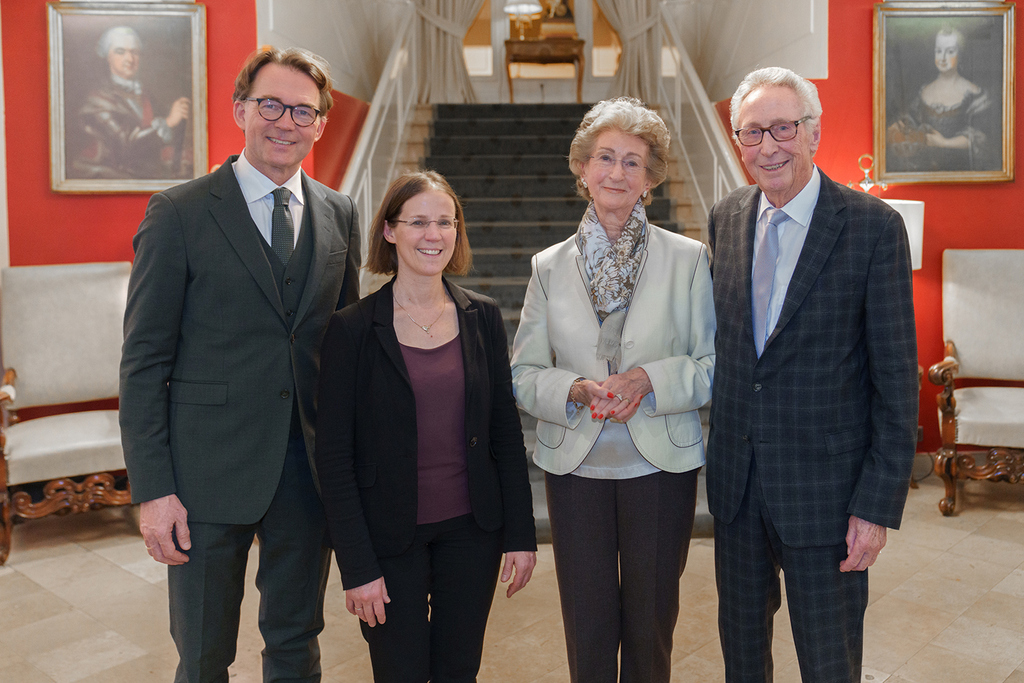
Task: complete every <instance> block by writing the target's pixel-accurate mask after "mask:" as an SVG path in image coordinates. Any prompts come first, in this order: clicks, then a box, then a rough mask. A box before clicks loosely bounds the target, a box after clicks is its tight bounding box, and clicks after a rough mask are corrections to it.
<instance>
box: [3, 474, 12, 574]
mask: <svg viewBox="0 0 1024 683" xmlns="http://www.w3.org/2000/svg"><path fill="white" fill-rule="evenodd" d="M10 554H11V499H10V497H9V496H8V494H7V487H6V486H5V487H4V489H3V490H2V491H0V567H2V566H3V565H4V563H5V562H7V556H8V555H10Z"/></svg>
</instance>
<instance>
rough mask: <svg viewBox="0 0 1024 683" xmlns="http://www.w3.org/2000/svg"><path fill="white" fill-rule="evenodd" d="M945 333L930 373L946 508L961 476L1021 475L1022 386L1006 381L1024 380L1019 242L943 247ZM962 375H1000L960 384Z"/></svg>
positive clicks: (952, 507) (1023, 256)
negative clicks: (935, 394) (940, 355)
mask: <svg viewBox="0 0 1024 683" xmlns="http://www.w3.org/2000/svg"><path fill="white" fill-rule="evenodd" d="M942 334H943V338H944V340H945V358H944V359H943V360H942V361H940V362H939V363H936V364H935V365H933V366H932V367H931V368H930V369H929V371H928V377H929V379H930V380H931V381H932V383H933V384H937V385H939V386H942V387H943V390H942V392H941V393H940V394H939V396H938V404H939V428H940V430H941V432H942V448H940V449H939V451H938V453H937V454H936V457H935V473H936V474H938V475H939V476H940V477H942V479H943V481H944V482H945V484H946V496H945V497H944V498H943V499H942V500H941V501H940V502H939V509H940V510H941V511H942V514H944V515H951V514H953V513H954V512H955V511H956V503H957V482H958V481H959V480H966V479H987V480H990V481H1007V482H1011V483H1021V482H1022V481H1024V450H1022V449H1024V387H1021V386H1019V385H1018V386H1007V384H1009V383H1013V382H1017V383H1019V382H1022V381H1024V250H1022V249H947V250H946V251H944V252H943V254H942ZM963 378H972V379H974V380H998V382H996V383H994V384H996V385H995V386H984V384H985V382H980V381H972V382H971V385H972V386H957V380H959V379H963ZM961 384H963V383H962V382H961ZM979 384H981V385H982V386H979ZM964 445H968V446H973V448H969V449H964V448H963V447H962V446H964Z"/></svg>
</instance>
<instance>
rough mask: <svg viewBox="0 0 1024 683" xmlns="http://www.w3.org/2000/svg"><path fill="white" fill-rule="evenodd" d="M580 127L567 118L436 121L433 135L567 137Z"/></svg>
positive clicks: (573, 120) (576, 120) (577, 122)
mask: <svg viewBox="0 0 1024 683" xmlns="http://www.w3.org/2000/svg"><path fill="white" fill-rule="evenodd" d="M579 125H580V120H579V119H567V118H502V119H499V118H491V119H437V120H436V121H434V127H433V133H434V135H455V136H457V135H530V136H533V135H568V136H569V137H570V138H571V137H572V136H573V134H574V133H575V132H576V128H577V127H578V126H579Z"/></svg>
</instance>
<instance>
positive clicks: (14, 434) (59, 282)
mask: <svg viewBox="0 0 1024 683" xmlns="http://www.w3.org/2000/svg"><path fill="white" fill-rule="evenodd" d="M130 270H131V264H129V263H86V264H74V265H55V266H22V267H13V268H4V269H3V271H2V272H0V297H2V298H0V354H2V356H0V357H2V360H3V366H4V380H3V386H2V387H0V409H2V413H3V422H2V425H0V451H2V454H3V457H2V458H0V483H2V484H3V488H2V489H0V564H3V563H4V562H6V560H7V556H8V553H9V552H10V545H11V524H12V521H13V520H14V519H15V518H18V517H21V518H24V519H36V518H39V517H44V516H46V515H49V514H54V513H56V514H67V513H70V512H85V511H86V510H90V509H94V508H99V507H104V506H108V505H126V504H128V503H130V502H131V496H130V494H129V492H128V484H127V478H126V477H125V475H124V472H123V470H124V468H125V465H124V455H123V453H122V451H121V431H120V428H119V427H118V421H117V410H85V411H81V412H71V413H64V414H58V415H50V416H47V417H37V418H35V419H28V420H25V421H19V420H18V416H17V414H16V411H17V410H18V409H21V408H33V407H37V406H51V405H58V404H69V403H70V404H73V403H81V402H85V401H95V400H99V399H111V398H116V397H117V391H118V372H119V367H118V366H119V365H120V359H121V343H122V325H123V320H124V309H125V300H126V298H127V292H128V274H129V271H130Z"/></svg>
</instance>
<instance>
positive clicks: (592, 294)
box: [512, 98, 715, 683]
mask: <svg viewBox="0 0 1024 683" xmlns="http://www.w3.org/2000/svg"><path fill="white" fill-rule="evenodd" d="M668 154H669V133H668V130H667V128H666V127H665V124H664V122H663V121H662V120H661V118H660V117H659V116H658V115H657V114H656V113H655V112H653V111H652V110H650V109H648V108H647V107H646V106H644V105H643V104H642V103H641V102H639V101H638V100H635V99H631V98H618V99H615V100H609V101H605V102H600V103H598V104H597V105H595V106H594V107H593V108H592V109H591V110H590V112H588V113H587V115H586V116H585V117H584V119H583V122H582V123H581V124H580V127H579V129H578V130H577V132H576V136H575V138H574V139H573V142H572V146H571V148H570V152H569V165H570V168H571V169H572V171H573V173H574V174H575V175H576V178H577V188H578V190H579V194H580V195H581V196H583V197H584V198H585V199H587V200H590V205H589V206H588V208H587V211H586V213H585V214H584V216H583V220H582V221H581V222H580V226H579V229H578V230H577V232H576V234H575V235H573V236H572V237H571V238H569V239H568V240H566V241H564V242H562V243H560V244H556V245H554V246H552V247H549V248H548V249H546V250H544V251H542V252H541V253H540V254H538V255H537V256H535V257H534V259H533V275H532V277H531V278H530V284H529V288H528V289H527V293H526V302H525V304H524V305H523V312H522V319H521V323H520V326H519V332H518V334H516V338H515V344H514V347H513V356H512V376H513V386H514V390H515V393H516V399H517V400H518V402H519V405H520V406H521V407H522V408H523V409H524V410H526V411H527V412H528V413H530V414H531V415H533V416H535V417H537V418H538V423H537V449H536V452H535V453H534V460H535V461H536V463H537V464H538V465H539V466H540V467H541V469H543V470H544V471H545V472H546V484H547V498H548V512H549V515H550V519H551V531H552V540H553V544H554V554H555V569H556V574H557V578H558V587H559V595H560V598H561V601H562V617H563V621H564V623H565V633H566V644H567V650H568V656H569V671H570V675H571V678H572V680H573V681H574V682H576V681H579V682H585V683H602V682H604V681H615V680H617V679H618V667H619V656H618V653H619V649H620V647H621V679H620V680H622V681H645V682H651V683H657V682H659V681H666V682H667V681H668V680H669V678H670V668H671V652H672V631H673V629H674V627H675V623H676V617H677V615H678V612H679V577H680V575H681V574H682V571H683V567H684V565H685V564H686V555H687V549H688V546H689V541H690V534H691V533H692V530H693V517H694V507H695V502H696V489H697V472H698V471H699V470H700V467H701V466H702V465H703V464H704V444H703V441H702V437H701V425H700V419H699V417H698V415H697V409H698V408H700V407H701V406H702V405H704V404H705V403H706V402H707V401H708V400H709V399H710V397H711V380H712V375H713V371H714V360H715V356H714V336H715V314H714V304H713V302H712V293H711V276H710V272H709V269H708V256H707V251H706V248H705V247H704V245H703V244H701V243H700V242H696V241H694V240H691V239H688V238H686V237H682V236H680V235H677V234H674V233H670V232H668V231H665V230H663V229H661V228H659V227H657V226H654V225H651V224H650V223H649V222H648V221H647V216H646V212H645V209H644V207H645V205H647V204H649V203H650V201H651V190H652V189H653V188H654V187H656V186H657V185H658V184H660V183H661V182H662V181H663V180H664V179H665V177H666V175H667V171H668Z"/></svg>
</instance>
